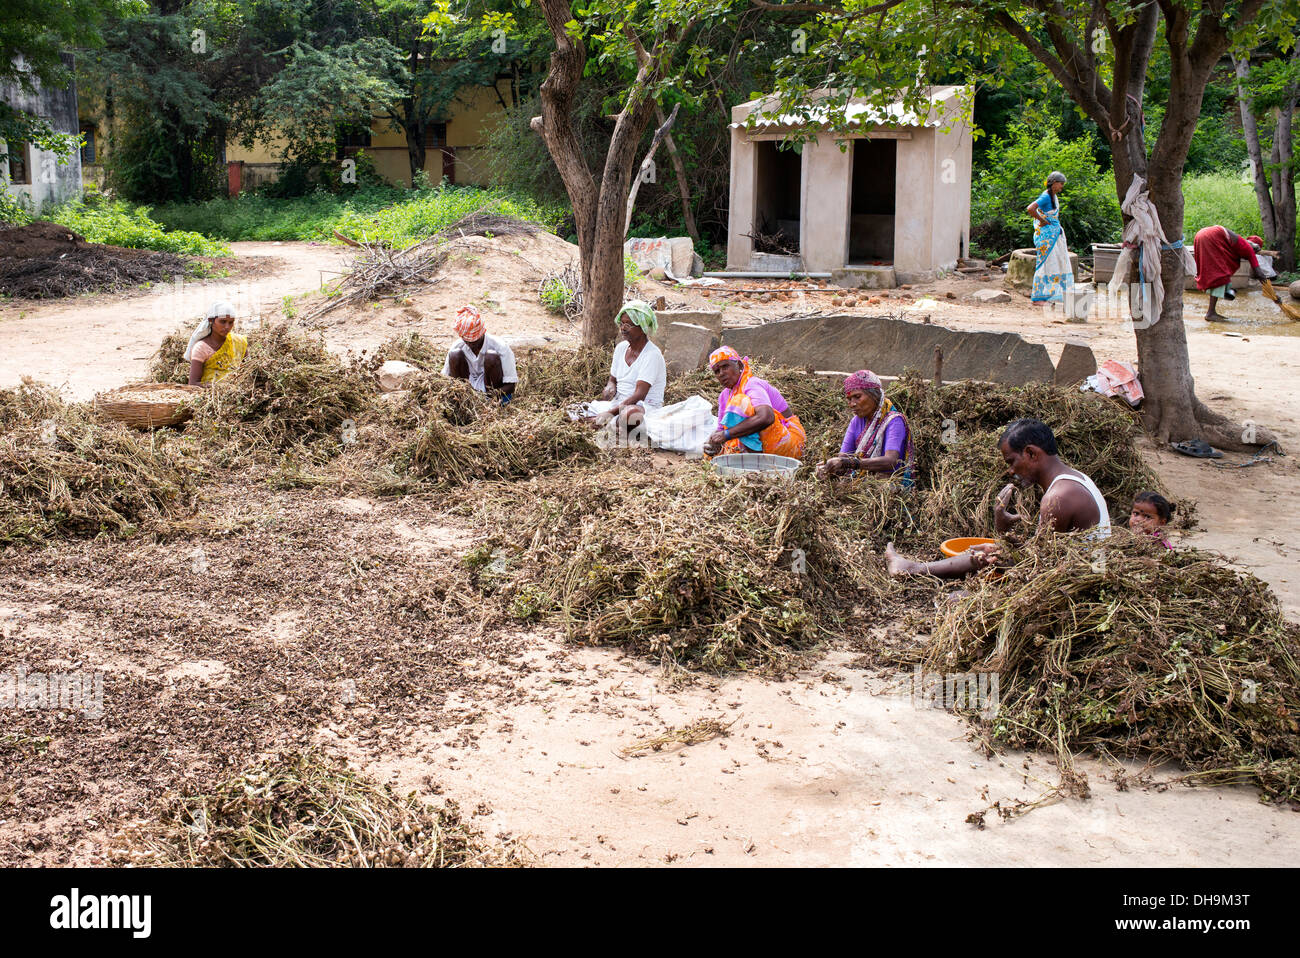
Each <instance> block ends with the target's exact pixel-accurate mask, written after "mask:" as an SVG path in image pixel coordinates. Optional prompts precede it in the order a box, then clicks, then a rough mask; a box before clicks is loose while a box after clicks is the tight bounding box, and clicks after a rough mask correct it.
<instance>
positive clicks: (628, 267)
mask: <svg viewBox="0 0 1300 958" xmlns="http://www.w3.org/2000/svg"><path fill="white" fill-rule="evenodd" d="M640 278H641V270H639V269H637V265H636V261H635V260H634V259H632V257H631V256H627V255H625V256H624V257H623V282H624V283H625V284H627V285H628V286H631V285H632V284H633V283H635V282H636V281H637V280H639V279H640Z"/></svg>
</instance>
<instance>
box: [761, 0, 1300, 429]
mask: <svg viewBox="0 0 1300 958" xmlns="http://www.w3.org/2000/svg"><path fill="white" fill-rule="evenodd" d="M751 2H753V3H754V5H755V6H758V7H760V8H763V9H767V10H769V11H771V12H773V13H774V14H776V15H784V16H790V15H795V16H800V17H802V18H803V20H804V21H805V22H803V23H802V24H801V25H802V27H803V28H804V29H806V30H807V31H808V37H809V42H808V43H807V48H806V51H801V52H800V53H799V55H797V56H790V57H787V58H786V60H785V61H784V63H783V64H782V67H783V73H784V79H783V81H782V82H781V83H780V84H779V85H778V89H779V91H780V92H781V99H782V103H781V104H780V107H779V108H780V109H781V110H783V111H798V110H799V109H801V108H802V109H805V110H806V109H807V103H806V101H807V96H806V94H807V91H808V89H809V88H810V87H813V86H817V87H830V88H832V89H833V90H834V91H835V93H834V94H833V95H832V97H831V98H830V99H829V100H828V101H827V103H826V104H824V108H828V109H829V110H830V112H831V115H832V116H833V117H836V116H837V117H838V118H839V120H840V122H841V123H843V122H844V120H843V118H844V114H845V111H844V110H843V107H844V105H845V104H846V103H847V101H848V98H849V97H850V96H853V95H859V96H865V97H866V98H867V99H868V100H871V101H874V102H879V103H884V102H886V101H888V100H890V99H892V98H894V97H895V96H897V95H898V94H899V92H900V91H901V92H902V94H903V96H904V98H905V100H906V101H908V102H909V103H910V104H911V105H912V106H914V107H915V108H917V109H924V108H925V107H926V104H925V103H924V102H923V100H924V92H925V91H924V87H925V85H926V83H927V81H928V80H932V79H939V78H943V79H955V78H957V77H962V76H965V77H969V78H970V79H973V80H977V81H983V82H992V83H996V82H997V64H998V62H999V57H998V54H999V52H1000V51H1002V50H1005V49H1006V48H1007V46H1008V45H1009V44H1016V45H1019V46H1020V47H1022V48H1023V49H1025V50H1027V51H1028V52H1029V53H1030V54H1032V55H1033V57H1034V58H1035V59H1037V60H1038V61H1039V62H1040V63H1042V64H1043V65H1044V66H1045V67H1046V68H1047V70H1049V71H1050V73H1051V75H1052V77H1054V78H1055V80H1056V82H1058V83H1059V84H1060V85H1061V87H1062V88H1063V89H1064V90H1065V91H1066V92H1067V93H1068V94H1069V96H1070V99H1071V100H1072V101H1073V102H1074V104H1075V105H1076V106H1077V108H1078V109H1079V110H1081V111H1082V112H1083V114H1084V115H1086V116H1087V117H1088V118H1089V119H1090V120H1091V121H1092V122H1093V123H1094V124H1096V126H1097V127H1098V128H1099V129H1100V130H1101V132H1102V134H1103V135H1104V136H1105V137H1106V141H1107V144H1108V145H1109V148H1110V154H1111V162H1112V166H1113V170H1114V176H1115V191H1116V194H1117V196H1118V197H1119V198H1120V199H1121V200H1122V199H1123V197H1124V196H1125V194H1126V193H1127V192H1128V189H1129V186H1130V184H1131V183H1132V182H1133V178H1134V177H1135V176H1139V177H1142V178H1143V179H1145V180H1146V182H1147V184H1148V187H1149V190H1150V197H1151V201H1152V203H1153V204H1154V206H1155V208H1156V211H1157V214H1158V215H1159V217H1160V223H1161V225H1162V226H1163V228H1164V231H1165V233H1166V235H1167V236H1168V237H1169V238H1170V240H1171V241H1176V240H1177V239H1178V238H1179V237H1181V236H1182V235H1183V193H1182V178H1183V166H1184V163H1185V162H1186V159H1187V154H1188V148H1189V146H1190V145H1191V142H1192V135H1193V133H1194V132H1195V129H1196V124H1197V119H1198V117H1199V115H1200V110H1201V100H1202V97H1203V95H1204V93H1205V88H1206V85H1207V83H1208V82H1209V80H1210V77H1211V74H1212V73H1213V71H1214V70H1215V69H1216V67H1218V66H1219V64H1220V63H1221V61H1223V60H1224V57H1225V56H1226V54H1227V53H1228V50H1229V48H1230V46H1231V45H1232V44H1233V41H1234V39H1235V38H1238V37H1240V36H1242V35H1243V34H1244V33H1245V32H1246V31H1248V30H1249V31H1254V32H1255V35H1264V36H1270V37H1272V38H1273V39H1274V40H1275V41H1276V42H1279V43H1280V44H1282V47H1283V48H1284V49H1288V50H1289V49H1290V47H1291V45H1292V44H1294V42H1295V27H1296V21H1297V15H1298V14H1300V4H1298V3H1296V0H1110V2H1107V0H1020V2H999V0H832V2H827V3H823V2H792V3H773V2H767V0H751ZM810 13H811V14H813V15H814V19H812V20H808V15H809V14H810ZM1158 44H1163V45H1164V47H1165V50H1166V52H1167V56H1168V63H1169V79H1168V100H1167V105H1166V109H1165V113H1164V117H1163V119H1162V121H1161V123H1160V130H1159V134H1158V135H1157V136H1156V137H1155V140H1154V145H1153V146H1152V147H1151V148H1150V149H1148V147H1147V145H1146V142H1145V141H1144V136H1143V127H1144V119H1145V118H1144V113H1143V102H1144V92H1145V87H1146V84H1147V80H1148V77H1149V75H1150V71H1151V67H1152V55H1153V53H1154V51H1155V50H1156V49H1157V45H1158ZM844 125H845V126H847V124H844ZM1033 188H1034V185H1033V184H1026V189H1027V190H1032V189H1033ZM1184 240H1185V242H1187V243H1189V244H1190V242H1191V237H1190V236H1187V237H1184ZM1160 262H1161V283H1162V285H1163V287H1164V300H1163V307H1162V309H1161V312H1160V315H1159V316H1158V317H1155V316H1153V317H1148V318H1146V319H1144V320H1143V321H1141V322H1137V323H1135V324H1134V325H1135V328H1136V334H1137V347H1138V361H1139V364H1140V367H1141V375H1142V386H1143V389H1144V391H1145V393H1146V402H1145V404H1144V406H1143V414H1144V418H1145V424H1146V426H1147V429H1148V430H1149V431H1150V432H1151V433H1152V434H1153V435H1154V436H1155V437H1156V438H1158V439H1160V440H1162V441H1163V440H1178V439H1192V438H1206V439H1209V440H1210V441H1212V442H1214V443H1215V444H1217V445H1222V446H1227V447H1233V448H1241V447H1242V446H1243V445H1244V442H1243V439H1244V438H1246V437H1250V436H1251V433H1250V432H1249V431H1246V432H1245V433H1243V429H1242V428H1241V426H1240V425H1237V424H1234V423H1232V422H1230V421H1229V420H1228V419H1226V418H1224V417H1223V416H1221V415H1219V414H1217V413H1215V412H1213V411H1212V410H1210V409H1209V408H1207V407H1206V406H1205V404H1204V403H1202V402H1201V401H1200V400H1199V399H1198V398H1197V396H1196V393H1195V389H1194V387H1193V382H1192V374H1191V366H1190V363H1189V359H1188V351H1187V337H1186V333H1185V330H1184V328H1183V321H1182V312H1183V302H1182V293H1183V278H1184V271H1183V261H1182V257H1181V256H1180V255H1179V253H1178V252H1177V251H1174V250H1167V251H1165V252H1164V253H1163V254H1162V255H1161V260H1160ZM1253 438H1254V439H1255V440H1256V441H1258V442H1267V441H1269V440H1270V439H1271V438H1272V436H1271V434H1269V433H1268V431H1267V430H1264V429H1258V430H1255V431H1254V434H1253Z"/></svg>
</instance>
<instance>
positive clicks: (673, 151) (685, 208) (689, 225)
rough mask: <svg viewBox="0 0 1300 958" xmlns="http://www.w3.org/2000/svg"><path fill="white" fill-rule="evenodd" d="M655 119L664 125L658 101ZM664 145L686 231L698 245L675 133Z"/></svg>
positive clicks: (666, 139)
mask: <svg viewBox="0 0 1300 958" xmlns="http://www.w3.org/2000/svg"><path fill="white" fill-rule="evenodd" d="M655 119H656V120H657V121H658V123H659V124H660V125H661V126H662V125H663V123H664V111H663V107H661V106H660V105H659V104H658V103H656V104H655ZM664 146H665V147H666V148H667V150H668V156H669V157H670V158H671V159H672V161H673V172H674V173H675V174H676V176H677V192H678V193H680V194H681V197H682V219H684V220H685V221H686V232H687V234H689V235H690V237H691V239H692V241H694V243H695V245H696V246H699V245H700V231H699V230H698V229H696V227H695V214H694V213H693V212H691V190H690V187H689V186H688V185H687V183H686V168H685V167H684V166H682V158H681V157H680V156H678V155H677V145H676V144H675V143H673V135H672V134H671V133H669V134H668V135H667V136H665V137H664Z"/></svg>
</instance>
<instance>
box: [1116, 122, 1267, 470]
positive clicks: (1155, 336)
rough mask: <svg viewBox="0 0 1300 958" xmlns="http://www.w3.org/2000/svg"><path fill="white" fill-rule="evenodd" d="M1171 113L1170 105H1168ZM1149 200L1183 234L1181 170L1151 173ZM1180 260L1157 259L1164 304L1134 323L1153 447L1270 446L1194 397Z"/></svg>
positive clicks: (1168, 227)
mask: <svg viewBox="0 0 1300 958" xmlns="http://www.w3.org/2000/svg"><path fill="white" fill-rule="evenodd" d="M1171 109H1172V105H1171ZM1149 172H1150V180H1149V181H1148V182H1149V184H1150V190H1151V201H1152V203H1153V204H1154V205H1155V208H1156V213H1157V215H1158V216H1159V217H1160V225H1161V226H1162V227H1163V228H1164V231H1165V235H1166V236H1168V237H1170V238H1171V239H1173V238H1176V237H1177V236H1179V235H1181V233H1182V223H1183V192H1182V175H1181V174H1182V170H1167V169H1161V168H1159V167H1158V166H1156V165H1155V164H1152V166H1151V168H1150V170H1149ZM1184 278H1185V272H1184V270H1183V258H1182V256H1181V255H1179V253H1178V251H1176V250H1165V251H1164V252H1162V253H1161V254H1160V281H1161V285H1162V286H1163V287H1164V292H1165V298H1164V305H1163V307H1162V309H1161V311H1160V318H1159V320H1158V321H1156V322H1155V323H1154V324H1152V325H1150V326H1147V328H1145V329H1143V328H1141V327H1142V326H1144V325H1145V324H1144V323H1138V324H1136V325H1137V326H1138V328H1137V330H1136V332H1137V347H1138V368H1139V370H1140V372H1141V381H1142V391H1143V393H1145V394H1146V398H1145V400H1143V404H1142V416H1143V421H1144V425H1145V427H1146V430H1147V432H1148V433H1150V434H1151V436H1152V438H1154V439H1155V440H1156V441H1157V442H1160V443H1165V442H1177V441H1180V440H1183V439H1204V440H1206V441H1207V442H1209V443H1210V445H1212V446H1217V447H1220V448H1224V449H1236V450H1253V449H1254V448H1256V447H1257V446H1259V445H1262V444H1265V443H1268V442H1272V441H1273V440H1274V439H1275V438H1276V437H1275V436H1274V435H1273V433H1272V432H1270V431H1269V430H1267V429H1265V428H1263V427H1262V426H1258V425H1254V424H1253V423H1245V424H1239V423H1235V422H1233V421H1232V420H1230V419H1228V418H1226V417H1225V416H1221V415H1219V414H1218V413H1216V412H1214V411H1213V410H1212V409H1210V408H1209V407H1208V406H1206V405H1205V404H1204V403H1203V402H1201V401H1200V400H1199V399H1197V398H1196V385H1195V382H1194V381H1193V379H1192V372H1191V360H1190V357H1189V355H1188V351H1187V331H1186V329H1185V328H1184V326H1183V281H1184Z"/></svg>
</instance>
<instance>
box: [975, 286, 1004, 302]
mask: <svg viewBox="0 0 1300 958" xmlns="http://www.w3.org/2000/svg"><path fill="white" fill-rule="evenodd" d="M970 298H971V299H973V300H975V302H977V303H1009V302H1011V294H1010V293H1008V292H1007V291H1006V290H1005V289H977V290H975V292H973V293H971V294H970Z"/></svg>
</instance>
